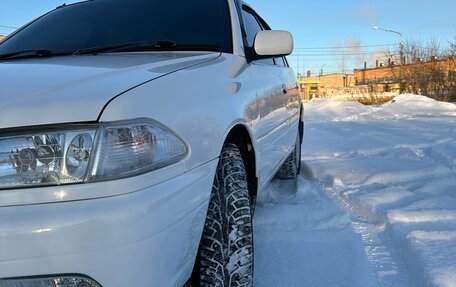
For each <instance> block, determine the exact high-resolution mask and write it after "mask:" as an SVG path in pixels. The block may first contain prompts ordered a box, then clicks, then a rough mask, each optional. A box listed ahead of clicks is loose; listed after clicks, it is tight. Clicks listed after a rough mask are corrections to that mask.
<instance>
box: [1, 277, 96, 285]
mask: <svg viewBox="0 0 456 287" xmlns="http://www.w3.org/2000/svg"><path fill="white" fill-rule="evenodd" d="M0 287H101V285H100V284H98V283H97V282H96V281H95V280H93V279H90V278H88V277H85V276H82V275H77V276H73V275H68V276H66V275H62V276H43V277H38V276H37V277H22V278H19V277H18V278H6V279H0Z"/></svg>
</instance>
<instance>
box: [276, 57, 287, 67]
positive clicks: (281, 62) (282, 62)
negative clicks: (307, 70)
mask: <svg viewBox="0 0 456 287" xmlns="http://www.w3.org/2000/svg"><path fill="white" fill-rule="evenodd" d="M274 61H275V64H276V65H277V66H280V67H288V65H287V63H286V62H285V59H284V58H282V57H280V58H275V59H274Z"/></svg>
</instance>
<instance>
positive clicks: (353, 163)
mask: <svg viewBox="0 0 456 287" xmlns="http://www.w3.org/2000/svg"><path fill="white" fill-rule="evenodd" d="M305 125H306V127H305V140H304V144H303V153H302V156H303V164H304V167H305V168H304V171H303V172H302V173H301V175H300V177H299V179H298V181H297V183H294V182H293V181H292V182H289V181H278V180H275V181H273V182H272V183H271V184H270V185H269V186H268V188H267V189H266V190H265V191H263V192H262V194H261V195H260V197H259V199H258V205H259V206H258V209H257V213H256V215H255V218H254V228H255V252H256V254H255V256H256V261H255V272H256V273H255V283H256V286H260V287H261V286H350V287H352V286H395V287H396V286H397V287H401V286H444V287H454V286H456V105H454V104H448V103H442V102H436V101H434V100H431V99H429V98H426V97H422V96H416V95H400V96H398V97H396V98H395V100H394V101H393V102H390V103H387V104H384V105H383V106H380V107H372V106H363V105H361V104H358V103H353V102H338V101H333V100H330V99H320V100H318V99H317V100H313V101H311V102H310V103H308V104H307V105H306V106H305Z"/></svg>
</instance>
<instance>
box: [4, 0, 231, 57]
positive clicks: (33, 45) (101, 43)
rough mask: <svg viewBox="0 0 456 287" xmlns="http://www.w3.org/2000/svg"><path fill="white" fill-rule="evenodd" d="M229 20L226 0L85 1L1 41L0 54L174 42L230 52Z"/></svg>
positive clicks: (58, 11) (36, 21) (59, 9)
mask: <svg viewBox="0 0 456 287" xmlns="http://www.w3.org/2000/svg"><path fill="white" fill-rule="evenodd" d="M229 19H230V17H229V10H228V4H227V1H226V0H198V1H188V0H167V1H158V0H128V1H127V0H92V1H85V2H79V3H76V4H72V5H66V6H61V7H59V8H57V9H55V10H53V11H51V12H49V13H47V14H45V15H44V16H42V17H40V18H38V19H37V20H35V21H34V22H32V23H31V24H30V25H28V26H26V27H24V28H23V29H21V30H19V31H18V32H17V33H15V34H13V35H12V36H11V37H9V38H8V39H6V40H5V41H3V42H2V43H1V44H0V55H11V54H15V53H21V52H23V51H43V50H46V51H49V52H51V53H47V54H46V55H57V54H71V53H75V52H78V51H81V50H84V49H93V48H98V47H109V46H111V45H112V46H115V45H125V44H128V43H148V42H149V43H153V42H160V41H161V42H163V41H167V42H171V43H173V45H175V46H176V49H177V48H178V47H185V50H189V47H190V48H192V47H193V48H192V49H194V50H201V49H202V48H204V47H211V50H214V47H216V48H217V50H219V51H221V52H226V53H230V52H232V49H233V48H232V41H231V24H230V21H229ZM156 46H157V45H156ZM157 47H160V45H158V46H157ZM166 47H168V48H169V45H166ZM141 49H144V45H138V49H137V50H141ZM105 50H106V51H110V50H109V49H105ZM203 50H204V49H203ZM128 51H131V49H129V50H128ZM37 55H40V56H42V55H43V53H37Z"/></svg>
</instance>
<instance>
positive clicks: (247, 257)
mask: <svg viewBox="0 0 456 287" xmlns="http://www.w3.org/2000/svg"><path fill="white" fill-rule="evenodd" d="M198 253H199V254H198V260H197V266H196V268H197V269H196V270H197V272H198V273H199V276H197V277H199V278H198V279H197V281H199V286H203V287H209V286H211V287H212V286H219V287H232V286H233V287H234V286H253V234H252V216H251V210H250V200H249V191H248V185H247V173H246V170H245V167H244V164H243V161H242V157H241V153H240V151H239V149H238V148H237V146H236V145H234V144H226V145H225V146H224V147H223V150H222V153H221V155H220V160H219V164H218V167H217V173H216V175H215V179H214V184H213V187H212V194H211V198H210V202H209V209H208V213H207V216H206V222H205V225H204V231H203V235H202V238H201V243H200V248H199V252H198ZM195 285H196V284H195Z"/></svg>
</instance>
